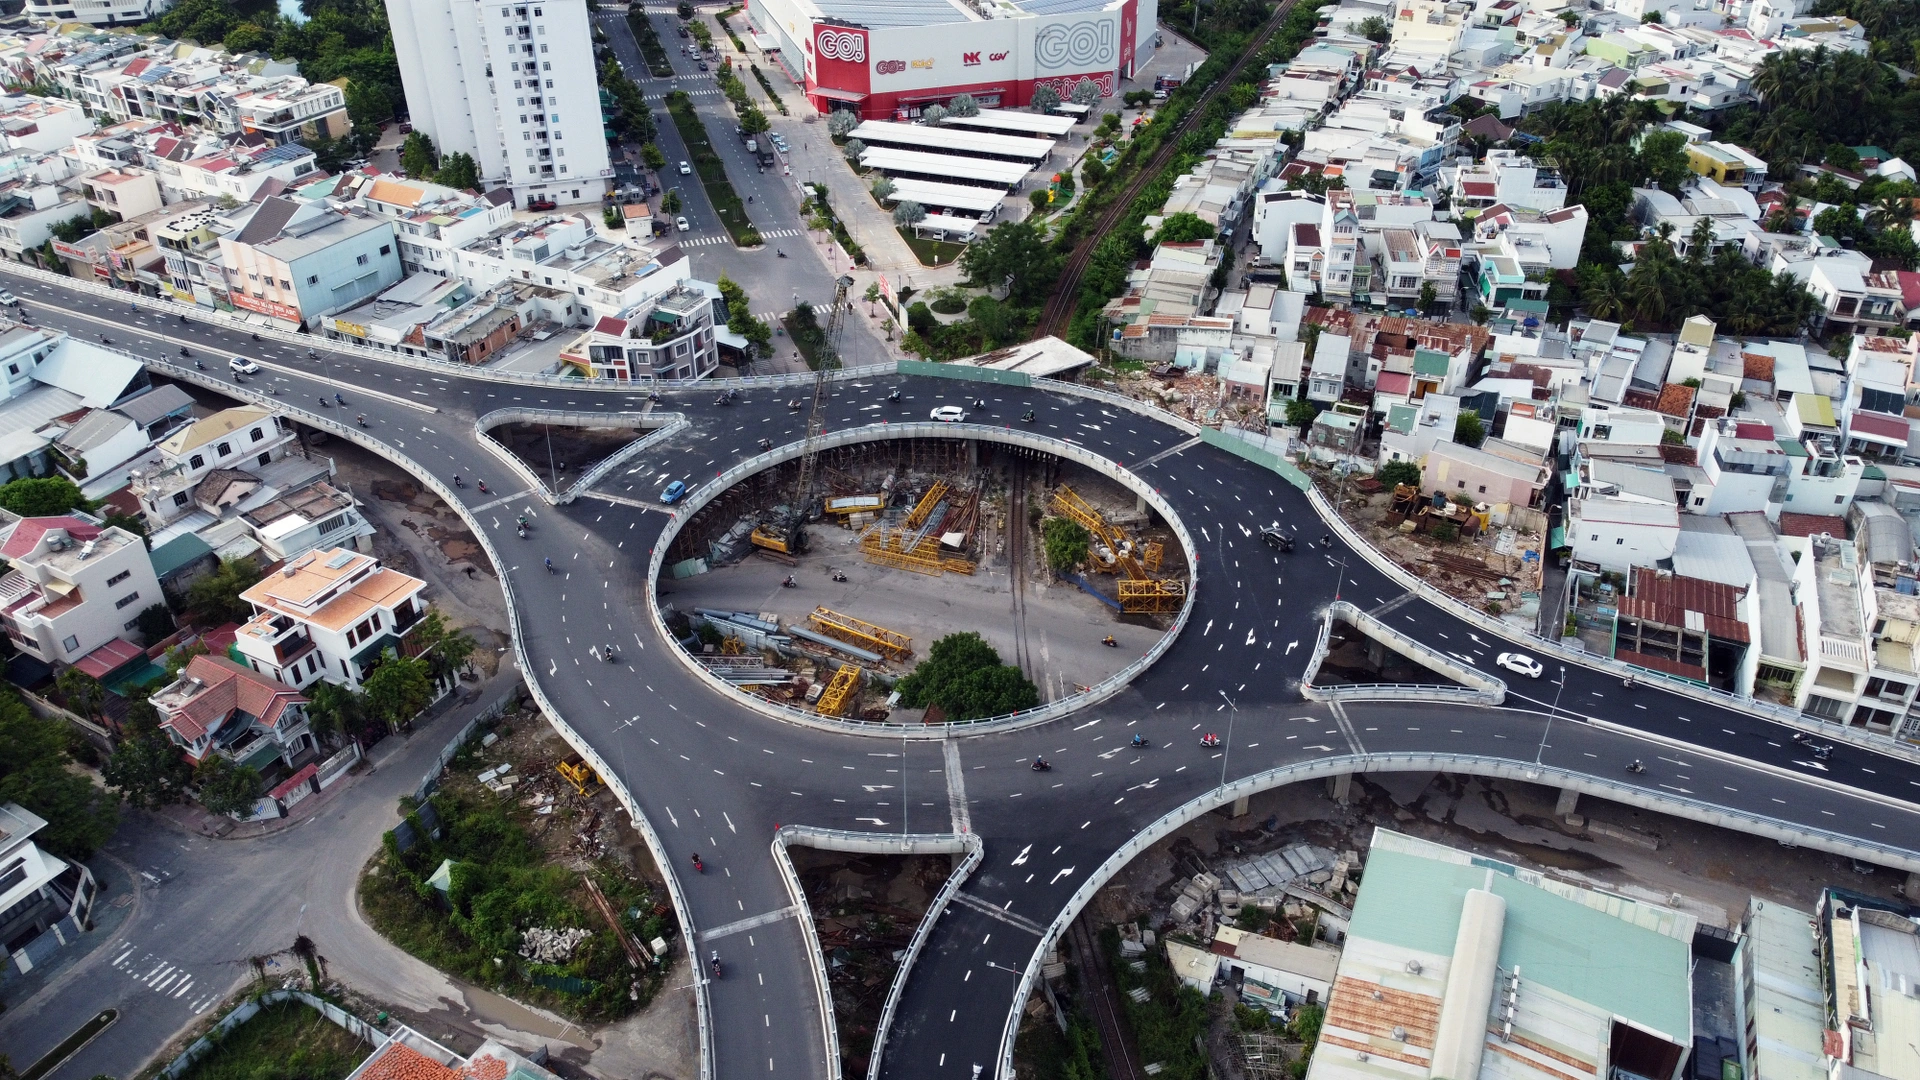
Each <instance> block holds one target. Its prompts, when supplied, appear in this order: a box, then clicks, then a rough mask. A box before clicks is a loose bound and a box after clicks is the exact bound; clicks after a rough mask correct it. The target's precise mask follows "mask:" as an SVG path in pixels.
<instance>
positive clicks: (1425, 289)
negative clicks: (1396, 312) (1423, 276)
mask: <svg viewBox="0 0 1920 1080" xmlns="http://www.w3.org/2000/svg"><path fill="white" fill-rule="evenodd" d="M1439 299H1440V291H1439V290H1438V289H1436V288H1434V286H1433V282H1431V281H1423V282H1421V283H1420V300H1419V307H1420V310H1421V311H1423V312H1427V311H1432V310H1433V305H1434V304H1435V303H1437V302H1438V301H1439Z"/></svg>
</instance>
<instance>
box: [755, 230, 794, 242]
mask: <svg viewBox="0 0 1920 1080" xmlns="http://www.w3.org/2000/svg"><path fill="white" fill-rule="evenodd" d="M799 235H800V230H799V229H773V230H771V231H769V230H767V229H761V230H760V239H762V240H784V239H786V238H787V237H789V236H799Z"/></svg>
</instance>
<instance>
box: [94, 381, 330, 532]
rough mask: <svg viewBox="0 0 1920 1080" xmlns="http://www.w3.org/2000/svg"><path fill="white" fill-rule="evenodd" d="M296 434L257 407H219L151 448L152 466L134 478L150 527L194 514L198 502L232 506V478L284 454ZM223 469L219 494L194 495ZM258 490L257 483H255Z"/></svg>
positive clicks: (236, 494)
mask: <svg viewBox="0 0 1920 1080" xmlns="http://www.w3.org/2000/svg"><path fill="white" fill-rule="evenodd" d="M297 437H298V436H297V435H296V434H295V432H294V430H293V428H292V427H291V426H288V425H283V424H282V423H281V422H280V418H279V416H277V415H276V414H274V413H273V412H272V411H270V410H268V409H265V408H262V407H261V406H258V405H241V406H238V407H236V408H232V409H223V410H221V411H220V412H217V413H214V414H213V415H212V416H208V417H205V418H203V419H200V420H197V421H195V422H193V423H191V424H188V425H187V426H185V427H183V428H181V429H180V430H178V431H176V432H174V433H173V434H172V435H171V436H169V437H168V438H166V439H164V440H162V441H161V442H159V443H158V444H156V445H155V447H154V449H155V451H156V457H155V460H154V461H153V463H152V464H151V465H150V466H148V467H146V468H143V469H140V470H139V471H137V472H136V473H135V475H134V480H133V487H132V492H133V495H134V497H135V498H136V499H138V500H139V502H140V509H141V512H142V513H143V514H144V515H145V516H146V519H147V521H148V523H149V524H150V525H152V526H153V527H155V528H158V527H160V526H162V525H165V524H167V523H168V522H171V521H173V520H174V519H175V518H178V517H180V516H182V515H184V514H188V513H190V512H192V510H193V509H194V507H195V506H196V505H198V504H199V503H201V502H205V503H208V504H209V505H210V506H211V507H212V511H211V512H214V513H218V512H219V511H220V510H223V509H225V508H227V507H228V506H231V505H232V504H233V502H234V500H235V499H237V498H238V497H239V496H240V495H241V494H243V493H242V492H240V491H238V490H236V489H235V487H234V479H233V476H232V475H231V474H232V473H234V472H235V471H236V470H241V469H261V468H265V467H266V466H268V465H270V464H272V463H273V462H274V461H275V460H276V459H277V458H279V457H282V456H284V455H285V453H286V451H287V448H289V447H290V446H292V445H293V443H294V441H295V439H296V438H297ZM219 470H224V471H225V472H226V473H227V474H229V475H225V476H223V477H222V478H221V479H220V480H219V482H218V483H217V484H216V486H217V487H218V488H219V489H220V490H219V492H218V493H215V492H213V491H211V490H210V491H209V492H207V493H205V494H201V493H198V491H197V489H198V487H199V486H200V484H201V482H202V481H203V480H205V479H207V478H208V477H209V476H210V475H211V474H212V473H214V472H215V471H219ZM253 483H254V485H255V486H258V484H259V481H258V480H257V479H255V480H254V481H253Z"/></svg>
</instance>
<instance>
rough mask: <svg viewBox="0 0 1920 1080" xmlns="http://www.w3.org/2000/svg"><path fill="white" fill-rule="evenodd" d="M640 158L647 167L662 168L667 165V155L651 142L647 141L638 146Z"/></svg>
mask: <svg viewBox="0 0 1920 1080" xmlns="http://www.w3.org/2000/svg"><path fill="white" fill-rule="evenodd" d="M640 160H642V161H644V162H646V165H647V168H649V169H664V168H666V167H667V155H666V154H665V153H663V152H661V150H660V148H659V147H658V146H655V145H654V144H653V143H648V144H647V145H645V146H643V147H641V148H640Z"/></svg>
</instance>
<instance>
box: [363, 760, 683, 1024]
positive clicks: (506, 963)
mask: <svg viewBox="0 0 1920 1080" xmlns="http://www.w3.org/2000/svg"><path fill="white" fill-rule="evenodd" d="M456 764H457V759H456ZM433 805H434V808H435V810H436V811H437V812H438V814H439V816H440V820H441V821H442V822H443V826H442V828H441V830H440V838H439V839H437V840H436V839H433V838H431V837H429V836H427V832H426V830H425V829H424V828H422V827H421V826H420V825H419V817H418V815H414V814H410V815H408V819H407V820H408V823H409V824H411V825H412V826H413V827H414V832H415V835H417V836H421V837H423V838H424V839H422V840H420V841H419V842H418V843H416V844H415V845H414V846H413V847H412V848H411V849H410V850H408V851H406V852H404V853H402V852H401V851H399V849H398V846H397V845H396V844H395V843H394V835H393V834H392V833H388V834H387V835H386V838H385V843H384V844H383V846H382V850H381V852H380V854H378V855H375V856H374V857H373V859H372V861H371V862H370V863H369V865H368V869H367V872H366V873H365V874H364V875H363V876H362V877H361V878H360V909H361V911H363V912H364V913H365V914H366V917H367V922H368V923H370V924H372V926H373V927H374V929H376V930H378V931H380V933H381V934H382V935H384V936H385V937H386V938H387V940H389V941H391V942H393V943H394V944H395V945H398V946H400V947H401V948H403V949H405V950H407V951H408V952H410V953H412V954H413V955H415V956H417V957H419V958H420V959H422V960H424V961H426V962H427V963H429V964H432V965H433V966H434V967H437V968H439V969H441V970H442V971H446V972H448V973H450V974H453V975H456V976H458V977H460V978H462V979H466V980H468V981H469V982H473V983H475V984H477V985H480V986H483V987H487V988H490V989H494V990H497V991H499V992H501V993H505V994H508V995H509V996H512V997H515V998H518V999H520V1000H522V1001H525V1002H529V1003H531V1004H535V1005H540V1006H543V1007H546V1008H549V1009H552V1010H554V1011H556V1012H558V1013H560V1014H561V1015H563V1016H566V1017H568V1018H569V1019H572V1020H575V1021H581V1022H606V1021H610V1020H617V1019H619V1018H620V1017H623V1016H627V1015H629V1014H631V1013H633V1012H634V1011H636V1010H638V1009H640V1008H643V1007H644V1006H645V1005H646V1004H647V1002H649V1001H651V1000H652V999H653V995H654V994H655V993H656V992H657V991H658V990H659V988H660V983H661V980H662V979H663V978H664V974H663V973H662V972H661V971H660V970H659V969H658V968H657V967H655V968H642V969H640V970H635V969H633V968H631V967H629V966H628V964H627V958H626V953H625V952H624V951H623V950H622V948H621V946H620V942H619V940H618V939H617V938H615V937H614V934H613V931H612V929H611V928H610V927H608V925H607V923H606V920H605V918H604V916H602V915H601V913H600V911H599V909H598V907H597V906H595V904H594V902H593V899H592V896H591V894H590V893H589V892H588V890H587V887H586V884H585V878H584V877H583V875H582V874H580V873H576V872H574V871H572V870H568V869H566V868H565V867H563V866H559V865H556V864H555V863H552V862H549V861H548V858H547V856H546V854H545V853H544V852H543V851H542V850H541V849H540V847H539V845H538V844H537V843H536V841H535V839H534V836H533V834H532V832H531V831H530V830H529V828H528V823H529V822H530V821H531V819H532V814H533V811H531V810H529V809H526V808H524V807H522V806H520V805H519V804H518V803H516V802H512V801H510V800H508V799H503V798H497V797H495V796H492V795H490V794H488V793H487V792H486V791H485V790H484V789H472V790H467V791H462V790H460V789H457V788H451V787H449V788H443V789H442V790H441V791H440V792H439V793H437V794H435V795H434V796H433ZM575 814H576V811H575V810H574V809H573V808H572V807H571V806H570V805H569V804H567V803H566V802H565V801H564V800H563V801H562V802H561V803H560V804H558V807H557V809H555V811H554V812H553V815H552V817H553V818H554V819H556V820H553V822H552V825H551V827H552V828H554V829H562V830H569V831H570V830H571V829H573V828H577V827H580V826H581V825H584V821H583V820H582V821H579V822H575V821H569V820H567V819H568V818H571V817H573V816H574V815H575ZM445 859H452V860H454V862H455V868H454V871H453V887H452V889H451V890H450V891H449V892H448V893H446V894H442V893H441V892H439V890H437V889H435V888H433V887H432V886H431V885H428V884H427V879H428V878H429V877H431V876H432V875H433V873H434V871H435V870H437V869H438V868H439V867H440V864H441V862H442V860H445ZM588 873H590V874H591V875H592V878H593V882H594V884H596V885H598V886H599V887H600V891H601V892H602V893H604V894H605V895H606V898H607V902H608V904H609V905H610V906H611V907H612V909H613V911H614V912H615V913H616V915H617V916H618V917H619V918H620V919H621V922H622V927H623V929H624V930H626V931H627V933H629V934H630V935H633V936H634V937H636V938H638V939H639V941H640V942H641V943H645V942H648V941H651V940H652V939H653V938H655V937H672V936H673V935H674V934H675V933H676V930H675V927H674V925H673V923H672V921H671V915H670V914H669V912H670V909H669V908H667V906H666V904H665V903H664V896H655V895H654V892H653V890H652V889H651V888H649V887H648V886H647V885H646V884H644V883H642V882H639V881H635V880H633V879H632V878H630V877H628V876H627V875H626V874H624V873H622V872H620V871H619V870H618V868H617V866H616V864H614V863H612V862H610V861H607V860H602V861H600V862H598V863H596V864H595V865H594V867H593V869H592V870H590V871H588ZM535 927H545V928H550V929H555V930H576V929H577V930H582V931H585V932H586V934H585V936H584V938H583V939H582V940H581V941H580V942H579V943H578V944H577V945H575V946H574V948H573V950H572V952H571V954H570V955H567V956H565V957H563V958H555V959H551V960H549V961H547V962H541V961H538V960H535V959H529V958H527V957H523V956H522V955H521V953H520V949H521V945H522V941H523V934H524V933H525V932H526V931H528V930H530V929H533V928H535Z"/></svg>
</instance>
